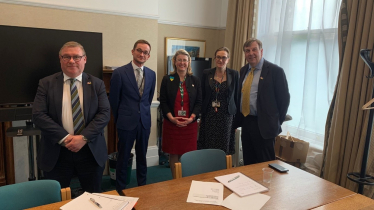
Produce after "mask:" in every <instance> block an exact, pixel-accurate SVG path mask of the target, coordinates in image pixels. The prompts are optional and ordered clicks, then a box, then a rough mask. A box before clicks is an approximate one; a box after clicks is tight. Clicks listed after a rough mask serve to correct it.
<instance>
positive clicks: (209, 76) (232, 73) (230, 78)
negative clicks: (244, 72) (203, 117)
mask: <svg viewBox="0 0 374 210" xmlns="http://www.w3.org/2000/svg"><path fill="white" fill-rule="evenodd" d="M215 72H216V68H212V69H206V70H204V72H203V78H202V80H201V87H202V94H203V104H202V107H201V114H204V113H206V112H207V110H208V107H209V106H211V105H212V104H211V102H210V97H211V95H212V88H211V87H212V86H213V80H214V74H215ZM226 76H227V79H226V80H227V86H228V89H229V96H228V98H227V102H228V104H229V106H228V111H229V114H231V115H235V114H236V111H237V109H239V106H238V104H237V101H238V97H239V92H238V91H239V73H238V71H236V70H233V69H229V68H227V69H226Z"/></svg>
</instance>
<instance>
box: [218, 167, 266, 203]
mask: <svg viewBox="0 0 374 210" xmlns="http://www.w3.org/2000/svg"><path fill="white" fill-rule="evenodd" d="M215 179H216V180H217V181H219V182H221V183H222V184H223V185H225V186H226V187H227V188H229V189H230V190H232V191H234V193H236V194H238V195H239V196H242V197H243V196H247V195H251V194H255V193H260V192H265V191H269V189H268V188H267V187H265V186H263V185H261V184H260V183H258V182H256V181H254V180H253V179H251V178H249V177H247V176H246V175H244V174H242V173H240V172H237V173H233V174H228V175H223V176H217V177H215Z"/></svg>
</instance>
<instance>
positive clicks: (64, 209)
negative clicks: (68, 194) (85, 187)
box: [60, 192, 139, 210]
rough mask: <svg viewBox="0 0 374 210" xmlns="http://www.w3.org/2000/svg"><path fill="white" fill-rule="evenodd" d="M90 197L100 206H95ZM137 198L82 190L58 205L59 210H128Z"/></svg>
mask: <svg viewBox="0 0 374 210" xmlns="http://www.w3.org/2000/svg"><path fill="white" fill-rule="evenodd" d="M90 198H93V199H95V201H96V202H97V203H99V204H100V205H101V206H102V208H99V207H98V206H96V205H95V204H94V203H93V202H91V201H90ZM138 199H139V198H132V197H126V196H115V195H106V194H101V193H93V194H91V193H88V192H84V193H83V194H82V195H80V196H79V197H77V198H75V199H73V200H72V201H70V202H69V203H67V204H65V205H63V206H61V207H60V209H61V210H75V209H84V210H98V209H102V210H124V209H125V210H130V209H132V207H133V206H134V205H135V203H136V201H137V200H138Z"/></svg>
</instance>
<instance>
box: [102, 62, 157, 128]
mask: <svg viewBox="0 0 374 210" xmlns="http://www.w3.org/2000/svg"><path fill="white" fill-rule="evenodd" d="M143 72H144V91H143V95H142V97H140V93H139V89H138V85H137V83H136V78H135V74H134V69H133V67H132V64H131V62H130V63H129V64H127V65H124V66H122V67H120V68H117V69H116V70H114V71H113V74H112V78H111V80H110V93H109V101H110V105H111V107H112V111H113V116H114V121H115V123H116V125H117V128H119V129H122V130H127V131H131V130H134V129H135V128H136V126H137V122H139V120H140V119H141V122H142V124H143V127H144V128H145V129H149V128H150V127H151V113H150V112H151V111H150V108H151V104H152V99H153V94H154V92H155V85H156V74H155V72H154V71H152V70H151V69H149V68H147V67H145V66H144V68H143Z"/></svg>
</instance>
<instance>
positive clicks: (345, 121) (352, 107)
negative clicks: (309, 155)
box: [321, 0, 374, 190]
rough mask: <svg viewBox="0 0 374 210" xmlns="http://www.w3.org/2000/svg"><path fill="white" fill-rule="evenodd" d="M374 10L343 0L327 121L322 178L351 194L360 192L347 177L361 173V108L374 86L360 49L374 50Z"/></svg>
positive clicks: (364, 2) (368, 1) (367, 2)
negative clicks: (348, 174) (335, 79)
mask: <svg viewBox="0 0 374 210" xmlns="http://www.w3.org/2000/svg"><path fill="white" fill-rule="evenodd" d="M373 8H374V5H373V1H372V0H360V1H357V0H342V4H341V10H340V17H339V29H338V30H339V60H340V61H339V62H340V66H339V75H338V79H337V84H336V88H335V94H334V98H333V101H332V102H331V106H330V110H329V114H328V116H327V120H326V133H325V145H324V151H323V155H324V156H323V164H322V171H321V177H323V178H324V179H326V180H329V181H331V182H334V183H336V184H339V185H341V186H343V187H346V188H348V189H351V190H357V188H358V184H356V183H354V182H352V181H350V180H349V179H347V178H346V175H347V173H349V172H359V171H360V169H361V161H362V154H363V150H364V144H365V137H366V129H367V123H368V114H369V111H363V110H362V109H361V107H362V106H363V105H364V104H365V102H367V101H369V100H370V98H371V95H372V90H373V82H374V79H368V78H366V76H367V75H369V68H368V67H367V66H366V65H365V64H364V62H363V60H362V59H361V58H360V56H359V52H360V49H372V48H373V43H374V15H373ZM370 164H374V163H373V155H372V156H371V158H370ZM368 168H369V165H368ZM370 170H371V171H373V167H371V169H370Z"/></svg>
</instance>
